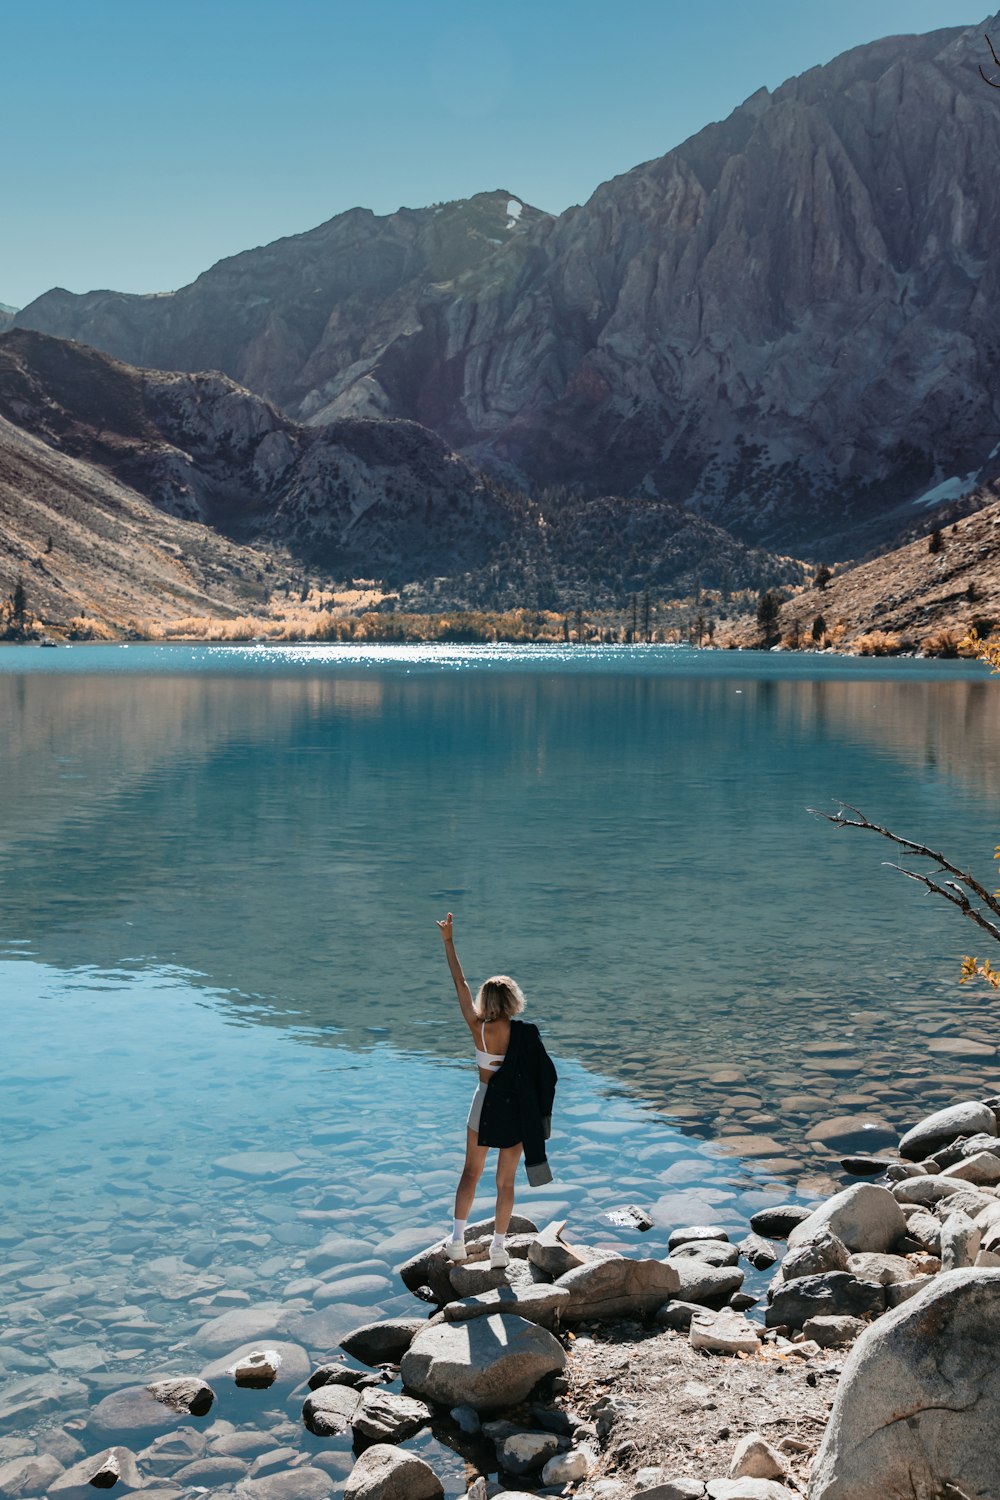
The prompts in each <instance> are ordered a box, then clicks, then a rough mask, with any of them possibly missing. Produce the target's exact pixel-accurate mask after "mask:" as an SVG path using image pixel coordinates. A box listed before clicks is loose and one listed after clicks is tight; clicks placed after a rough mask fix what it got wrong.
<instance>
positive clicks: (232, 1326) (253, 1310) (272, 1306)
mask: <svg viewBox="0 0 1000 1500" xmlns="http://www.w3.org/2000/svg"><path fill="white" fill-rule="evenodd" d="M288 1319H289V1310H288V1308H287V1307H282V1305H281V1304H280V1303H278V1302H268V1303H261V1304H259V1305H258V1306H256V1307H234V1308H232V1309H231V1310H230V1311H229V1312H224V1313H220V1314H219V1316H218V1317H217V1318H211V1319H210V1320H209V1321H208V1322H207V1323H203V1324H202V1326H201V1327H200V1328H199V1329H198V1330H197V1331H196V1332H195V1333H193V1334H191V1337H190V1342H191V1344H192V1345H193V1346H194V1348H195V1349H197V1350H198V1351H199V1352H200V1353H202V1354H206V1355H207V1354H224V1353H225V1351H226V1350H227V1349H233V1348H235V1347H236V1346H237V1345H238V1344H247V1343H258V1344H259V1343H262V1342H266V1343H270V1342H272V1341H273V1340H274V1339H280V1338H281V1336H282V1335H283V1334H286V1333H287V1332H288V1327H289V1325H288Z"/></svg>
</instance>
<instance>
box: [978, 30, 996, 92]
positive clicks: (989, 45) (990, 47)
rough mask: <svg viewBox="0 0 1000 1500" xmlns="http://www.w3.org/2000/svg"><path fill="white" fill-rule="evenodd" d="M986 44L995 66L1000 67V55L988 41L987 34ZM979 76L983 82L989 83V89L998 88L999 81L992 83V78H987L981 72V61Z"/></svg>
mask: <svg viewBox="0 0 1000 1500" xmlns="http://www.w3.org/2000/svg"><path fill="white" fill-rule="evenodd" d="M986 45H987V47H989V49H990V56H991V57H992V59H993V61H994V62H995V63H996V65H997V67H998V68H1000V57H997V54H996V49H995V47H994V46H993V43H992V42H991V41H990V39H989V36H987V37H986ZM979 76H980V78H981V79H982V80H983V82H984V83H988V84H989V86H990V88H991V89H1000V83H994V81H993V79H992V78H987V76H986V74H985V73H984V72H983V65H982V63H980V64H979Z"/></svg>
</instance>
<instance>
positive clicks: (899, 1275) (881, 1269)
mask: <svg viewBox="0 0 1000 1500" xmlns="http://www.w3.org/2000/svg"><path fill="white" fill-rule="evenodd" d="M847 1269H848V1270H849V1271H850V1272H851V1274H852V1276H856V1277H857V1278H858V1280H859V1281H877V1282H879V1284H880V1285H881V1286H894V1285H895V1284H896V1282H899V1281H912V1280H913V1277H914V1276H915V1275H916V1271H915V1270H914V1268H913V1267H912V1266H911V1265H910V1262H909V1261H908V1260H906V1259H905V1257H904V1256H902V1255H874V1254H867V1255H865V1254H861V1255H852V1256H851V1258H850V1262H849V1264H848V1267H847Z"/></svg>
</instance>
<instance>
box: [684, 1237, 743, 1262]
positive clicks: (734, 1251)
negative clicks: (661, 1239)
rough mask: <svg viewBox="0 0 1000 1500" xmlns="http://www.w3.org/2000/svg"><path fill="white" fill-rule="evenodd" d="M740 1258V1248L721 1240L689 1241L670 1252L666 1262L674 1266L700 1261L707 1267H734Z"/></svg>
mask: <svg viewBox="0 0 1000 1500" xmlns="http://www.w3.org/2000/svg"><path fill="white" fill-rule="evenodd" d="M739 1258H740V1247H739V1246H738V1245H730V1244H727V1243H726V1242H725V1241H723V1240H689V1241H688V1242H687V1243H686V1244H684V1245H678V1246H677V1249H676V1250H671V1252H670V1254H669V1256H668V1257H667V1259H668V1260H671V1261H673V1262H674V1263H675V1264H676V1263H677V1262H678V1261H682V1260H700V1261H701V1262H702V1263H703V1264H704V1265H707V1266H735V1264H736V1262H737V1261H738V1260H739Z"/></svg>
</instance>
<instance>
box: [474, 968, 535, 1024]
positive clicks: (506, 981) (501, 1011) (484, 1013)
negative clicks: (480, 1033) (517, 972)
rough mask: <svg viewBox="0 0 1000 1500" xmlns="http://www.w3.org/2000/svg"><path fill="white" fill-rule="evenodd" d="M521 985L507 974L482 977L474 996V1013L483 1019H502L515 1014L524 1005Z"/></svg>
mask: <svg viewBox="0 0 1000 1500" xmlns="http://www.w3.org/2000/svg"><path fill="white" fill-rule="evenodd" d="M525 1004H526V1001H525V998H524V995H523V994H522V992H521V986H520V985H519V984H518V983H517V981H516V980H515V979H511V978H510V976H509V975H508V974H494V975H493V977H492V979H484V980H483V982H482V984H481V985H480V986H479V994H478V995H477V996H476V1014H477V1016H481V1017H482V1019H483V1020H484V1021H502V1020H505V1019H507V1017H509V1016H516V1015H517V1014H518V1013H519V1012H520V1011H522V1010H523V1009H524V1007H525Z"/></svg>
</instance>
